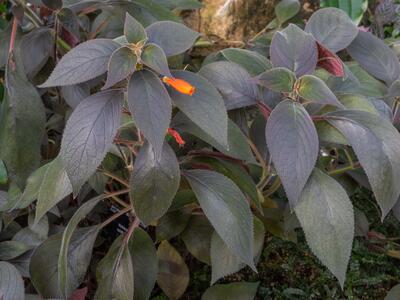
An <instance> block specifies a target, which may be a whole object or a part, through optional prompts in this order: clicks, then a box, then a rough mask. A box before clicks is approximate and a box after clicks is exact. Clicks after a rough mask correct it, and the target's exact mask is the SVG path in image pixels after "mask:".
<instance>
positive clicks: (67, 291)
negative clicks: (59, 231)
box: [57, 196, 103, 298]
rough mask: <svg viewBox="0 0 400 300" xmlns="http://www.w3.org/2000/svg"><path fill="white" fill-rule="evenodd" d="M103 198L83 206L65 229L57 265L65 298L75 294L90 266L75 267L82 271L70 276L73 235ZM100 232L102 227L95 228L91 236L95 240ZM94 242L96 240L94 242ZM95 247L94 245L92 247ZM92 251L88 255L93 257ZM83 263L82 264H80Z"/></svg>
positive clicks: (100, 197)
mask: <svg viewBox="0 0 400 300" xmlns="http://www.w3.org/2000/svg"><path fill="white" fill-rule="evenodd" d="M102 199H103V197H102V196H99V197H96V198H93V199H92V200H89V201H87V202H85V203H84V204H82V205H81V206H80V207H79V208H78V210H77V211H76V212H75V214H74V215H73V216H72V218H71V220H70V221H69V222H68V225H67V227H66V228H65V230H64V232H63V235H62V239H61V246H60V254H59V256H58V263H57V268H58V283H59V286H60V289H61V292H62V294H63V295H64V297H66V298H69V297H70V296H71V294H72V293H73V292H74V290H75V289H76V288H77V287H78V286H79V285H80V283H81V281H82V280H83V276H84V275H85V273H86V268H87V267H88V265H85V264H84V265H81V266H79V268H78V266H75V268H76V270H80V272H79V271H78V272H76V270H74V269H72V271H73V273H72V274H70V273H69V272H70V271H71V267H70V265H71V263H74V261H69V258H70V257H69V255H68V251H69V249H70V244H71V239H72V237H73V234H74V232H75V230H76V228H77V226H78V224H79V222H80V221H82V220H83V219H84V218H85V217H86V215H87V214H88V213H89V212H90V211H91V210H92V209H93V208H94V207H95V206H96V205H97V204H98V203H99V202H100V200H102ZM99 230H100V227H97V228H96V227H93V231H92V234H91V236H92V237H93V239H95V238H96V236H97V234H98V232H99ZM93 242H94V240H93ZM91 247H93V245H91ZM91 252H92V251H91V249H90V251H88V253H87V254H88V255H91ZM86 261H87V262H89V261H90V257H88V258H87V260H86ZM79 263H82V262H79Z"/></svg>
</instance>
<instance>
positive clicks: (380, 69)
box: [347, 30, 400, 85]
mask: <svg viewBox="0 0 400 300" xmlns="http://www.w3.org/2000/svg"><path fill="white" fill-rule="evenodd" d="M347 51H348V52H349V53H350V55H351V57H353V58H354V59H355V60H356V61H357V62H358V63H359V64H360V66H361V67H362V68H363V69H364V70H365V71H367V72H368V73H370V74H371V75H373V76H374V77H376V78H378V79H380V80H383V81H384V82H386V84H387V85H390V84H392V83H393V82H394V81H395V80H397V79H399V76H400V63H399V59H398V58H397V56H396V54H395V53H394V52H393V51H392V50H391V49H390V48H389V46H387V45H386V44H385V43H384V42H383V41H382V40H380V39H378V38H377V37H375V36H373V35H372V34H371V33H369V32H364V31H361V30H360V31H359V32H358V35H357V37H356V38H355V40H354V41H353V42H352V43H351V44H350V46H349V47H348V48H347Z"/></svg>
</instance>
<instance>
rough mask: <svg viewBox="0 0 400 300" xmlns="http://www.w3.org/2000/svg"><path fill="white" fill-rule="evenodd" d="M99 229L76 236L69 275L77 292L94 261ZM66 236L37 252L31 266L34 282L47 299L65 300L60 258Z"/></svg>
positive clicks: (53, 239)
mask: <svg viewBox="0 0 400 300" xmlns="http://www.w3.org/2000/svg"><path fill="white" fill-rule="evenodd" d="M97 233H98V228H97V227H96V226H94V227H87V228H82V229H79V230H77V231H75V233H74V234H73V236H72V239H71V242H70V246H69V251H68V262H69V263H68V273H69V274H71V279H72V280H73V281H74V284H77V285H76V286H75V289H76V288H77V287H78V286H79V285H80V284H81V282H80V281H81V280H82V279H83V278H84V276H85V273H86V269H87V267H88V265H89V263H90V259H91V257H92V248H93V245H94V242H95V240H96V237H97ZM61 239H62V233H57V234H55V235H52V236H51V237H50V238H48V239H47V240H46V241H44V242H43V243H42V244H41V245H40V246H39V247H37V248H36V250H35V252H34V253H33V255H32V258H31V262H30V265H29V273H30V275H31V281H32V283H33V285H34V287H35V288H36V290H37V291H38V292H39V294H40V295H41V296H42V297H44V298H63V294H62V292H61V289H60V287H59V283H58V257H59V253H60V248H61Z"/></svg>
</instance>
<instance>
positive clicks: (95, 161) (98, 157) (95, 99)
mask: <svg viewBox="0 0 400 300" xmlns="http://www.w3.org/2000/svg"><path fill="white" fill-rule="evenodd" d="M123 99H124V94H123V92H122V91H121V90H107V91H104V92H100V93H97V94H94V95H92V96H90V97H88V98H86V99H85V100H84V101H82V102H81V103H80V104H79V105H78V106H77V107H76V108H75V110H74V112H73V113H72V115H71V116H70V118H69V119H68V121H67V125H66V127H65V130H64V135H63V139H62V143H61V150H60V157H61V159H62V161H63V163H64V167H65V170H66V171H67V174H68V177H69V179H70V181H71V184H72V187H73V190H74V194H77V193H78V192H79V190H80V188H81V187H82V185H83V184H84V183H85V182H86V180H88V179H89V177H90V176H91V175H92V174H93V173H94V172H95V171H96V168H97V167H98V166H99V165H100V163H101V162H102V160H103V158H104V157H105V155H106V154H107V152H108V150H109V148H110V147H111V145H112V142H113V139H114V137H115V135H116V133H117V130H118V127H119V125H120V120H121V113H122V102H123Z"/></svg>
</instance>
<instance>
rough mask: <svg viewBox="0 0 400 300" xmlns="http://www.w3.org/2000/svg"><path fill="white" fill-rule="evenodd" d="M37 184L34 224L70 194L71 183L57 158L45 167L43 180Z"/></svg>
mask: <svg viewBox="0 0 400 300" xmlns="http://www.w3.org/2000/svg"><path fill="white" fill-rule="evenodd" d="M42 168H43V167H42ZM39 184H40V185H39V186H36V191H37V200H38V201H37V204H36V216H35V223H37V222H38V221H39V220H40V219H41V218H42V217H43V216H44V215H45V214H46V213H47V212H48V211H49V210H50V209H52V208H53V207H54V206H55V205H56V204H57V203H58V202H60V201H61V200H62V199H64V198H65V197H66V196H68V195H69V194H70V193H72V186H71V182H70V180H69V178H68V175H67V172H66V171H65V169H64V166H63V163H62V161H61V159H60V158H59V157H58V158H56V159H54V160H53V161H52V162H51V163H49V166H48V167H46V171H45V174H44V176H43V180H42V181H41V182H40V183H39ZM24 194H25V193H24ZM24 194H23V195H24Z"/></svg>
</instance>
